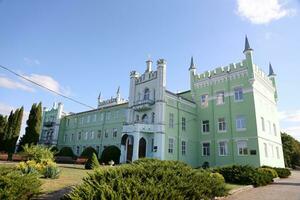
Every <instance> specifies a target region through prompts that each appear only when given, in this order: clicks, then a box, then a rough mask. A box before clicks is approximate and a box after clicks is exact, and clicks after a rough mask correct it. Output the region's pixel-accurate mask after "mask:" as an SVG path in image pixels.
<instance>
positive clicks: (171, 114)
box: [169, 113, 174, 128]
mask: <svg viewBox="0 0 300 200" xmlns="http://www.w3.org/2000/svg"><path fill="white" fill-rule="evenodd" d="M169 128H174V113H169Z"/></svg>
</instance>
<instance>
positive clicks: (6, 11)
mask: <svg viewBox="0 0 300 200" xmlns="http://www.w3.org/2000/svg"><path fill="white" fill-rule="evenodd" d="M299 12H300V1H299V0H218V1H217V0H210V1H198V0H186V1H180V0H164V1H161V0H151V1H140V0H127V1H121V0H119V1H117V0H110V1H104V0H103V1H98V0H90V1H83V0H81V1H79V0H72V1H70V0H56V1H55V0H53V1H39V0H26V1H19V0H0V64H1V65H4V66H7V67H10V68H11V69H13V70H15V71H18V72H19V73H21V74H23V75H25V76H27V77H29V78H31V79H33V80H35V81H37V82H39V83H42V84H44V85H46V86H48V87H50V88H52V89H53V90H55V91H59V92H61V93H64V94H66V95H68V96H70V97H73V98H76V99H79V100H80V101H82V102H84V103H86V104H89V105H92V106H95V107H96V103H97V96H98V94H99V92H100V91H101V92H102V94H103V97H104V98H109V97H110V96H113V95H115V91H116V89H117V87H118V86H119V85H120V86H121V93H122V95H123V96H124V97H126V98H127V96H128V87H129V73H130V71H131V70H137V71H140V72H142V71H144V69H145V60H146V59H147V58H148V56H149V55H150V56H151V58H152V59H153V60H154V61H155V60H157V59H159V58H165V59H166V60H167V63H168V64H167V87H168V89H170V90H172V91H174V92H176V91H182V90H186V89H189V73H188V67H189V61H190V57H191V56H194V59H195V62H196V65H197V68H198V71H199V72H202V71H205V70H209V69H213V68H215V67H219V66H224V65H227V64H229V63H232V62H238V61H240V60H241V59H243V58H244V55H243V53H242V50H243V47H244V37H245V34H247V35H248V38H249V41H250V45H251V47H252V48H253V49H254V62H255V63H256V64H258V65H259V66H260V67H261V68H262V69H264V70H265V71H266V72H267V69H268V62H269V61H271V62H272V65H273V68H274V71H275V73H276V74H277V84H278V93H279V102H278V108H279V111H280V116H281V127H282V129H283V130H287V131H288V132H289V133H290V134H292V135H294V136H296V137H297V138H298V139H300V104H299V99H300V93H299V92H297V91H298V87H299V85H300V78H299V74H300V69H299V68H300V51H299V48H300V46H299V44H300V37H299V36H300V16H299V14H300V13H299ZM39 101H42V102H43V106H47V107H51V106H52V103H53V102H54V101H62V102H63V103H64V105H65V110H66V111H72V112H78V111H83V110H86V109H87V108H85V107H82V106H80V105H78V104H75V103H73V102H70V101H68V100H65V99H62V98H61V97H59V96H56V95H53V94H51V93H49V92H47V91H45V90H43V89H40V88H37V87H36V86H33V85H32V84H29V83H26V82H24V81H22V80H20V79H19V78H17V77H15V76H13V75H11V74H9V73H7V72H6V71H3V70H0V113H1V114H8V112H9V110H10V109H13V108H17V107H19V106H22V105H24V107H25V110H26V111H27V113H28V112H29V109H30V106H31V105H32V103H34V102H39ZM25 117H26V116H25Z"/></svg>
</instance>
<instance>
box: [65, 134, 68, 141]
mask: <svg viewBox="0 0 300 200" xmlns="http://www.w3.org/2000/svg"><path fill="white" fill-rule="evenodd" d="M67 138H68V135H67V134H65V135H64V142H67Z"/></svg>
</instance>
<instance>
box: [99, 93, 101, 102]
mask: <svg viewBox="0 0 300 200" xmlns="http://www.w3.org/2000/svg"><path fill="white" fill-rule="evenodd" d="M98 101H101V92H100V93H99V96H98Z"/></svg>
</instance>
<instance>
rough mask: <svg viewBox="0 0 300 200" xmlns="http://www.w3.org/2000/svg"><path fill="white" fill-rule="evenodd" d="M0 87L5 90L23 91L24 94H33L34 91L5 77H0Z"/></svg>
mask: <svg viewBox="0 0 300 200" xmlns="http://www.w3.org/2000/svg"><path fill="white" fill-rule="evenodd" d="M0 87H3V88H7V89H14V90H18V89H19V90H24V91H26V92H34V89H33V88H31V87H29V86H27V85H25V84H23V83H20V82H18V81H14V80H12V79H9V78H7V77H5V76H0Z"/></svg>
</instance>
